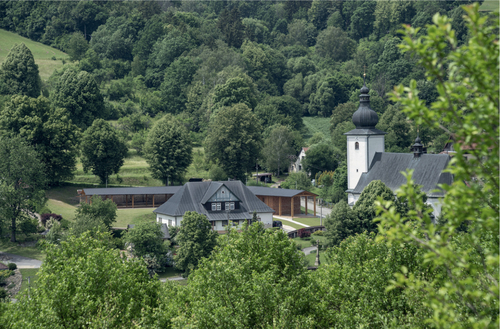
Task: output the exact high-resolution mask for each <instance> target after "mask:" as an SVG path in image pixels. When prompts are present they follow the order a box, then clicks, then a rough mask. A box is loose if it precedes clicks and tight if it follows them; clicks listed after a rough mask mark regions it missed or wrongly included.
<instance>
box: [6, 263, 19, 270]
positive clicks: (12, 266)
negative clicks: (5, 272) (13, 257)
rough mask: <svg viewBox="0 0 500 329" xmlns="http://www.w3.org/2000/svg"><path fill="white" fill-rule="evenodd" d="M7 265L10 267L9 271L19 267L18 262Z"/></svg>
mask: <svg viewBox="0 0 500 329" xmlns="http://www.w3.org/2000/svg"><path fill="white" fill-rule="evenodd" d="M7 266H8V267H9V271H14V270H16V269H17V265H16V263H9V264H7Z"/></svg>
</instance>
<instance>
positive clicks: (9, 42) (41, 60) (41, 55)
mask: <svg viewBox="0 0 500 329" xmlns="http://www.w3.org/2000/svg"><path fill="white" fill-rule="evenodd" d="M19 43H24V44H25V45H26V46H27V47H28V48H29V49H30V50H31V52H32V53H33V57H35V63H36V64H37V65H38V70H39V71H40V77H41V78H42V80H47V79H48V78H49V77H50V76H51V75H52V73H53V72H54V71H55V70H56V69H58V68H60V67H62V66H63V62H62V60H63V59H64V60H68V59H69V56H68V55H67V54H66V53H63V52H62V51H60V50H57V49H55V48H52V47H49V46H47V45H44V44H43V43H40V42H36V41H32V40H30V39H28V38H25V37H22V36H20V35H18V34H16V33H12V32H9V31H5V30H2V29H0V63H3V61H4V60H5V58H6V57H7V55H8V53H9V51H10V49H11V48H12V47H13V46H14V45H15V44H19ZM53 57H55V58H56V60H53V59H52V58H53Z"/></svg>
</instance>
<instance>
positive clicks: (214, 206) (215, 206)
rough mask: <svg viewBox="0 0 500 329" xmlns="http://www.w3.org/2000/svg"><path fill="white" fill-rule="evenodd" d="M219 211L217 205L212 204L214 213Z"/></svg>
mask: <svg viewBox="0 0 500 329" xmlns="http://www.w3.org/2000/svg"><path fill="white" fill-rule="evenodd" d="M216 210H217V205H216V204H215V203H212V211H216Z"/></svg>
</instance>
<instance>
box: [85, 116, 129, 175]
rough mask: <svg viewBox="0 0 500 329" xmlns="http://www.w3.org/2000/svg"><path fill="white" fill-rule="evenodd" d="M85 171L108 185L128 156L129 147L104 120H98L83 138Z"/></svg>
mask: <svg viewBox="0 0 500 329" xmlns="http://www.w3.org/2000/svg"><path fill="white" fill-rule="evenodd" d="M81 147H82V164H83V170H85V171H86V172H88V171H89V170H90V171H92V173H93V174H94V175H97V176H98V177H99V178H100V180H101V183H103V184H104V183H107V180H108V177H109V175H111V174H117V173H118V171H120V167H121V166H122V165H123V159H124V158H125V156H126V155H127V146H126V145H125V143H124V142H123V141H122V140H121V139H120V138H119V137H118V134H117V133H116V131H115V130H114V129H113V127H111V126H110V125H109V123H107V122H106V121H104V120H103V119H97V120H95V121H94V123H93V124H92V126H90V127H89V128H88V129H87V130H86V131H85V133H84V134H83V138H82V144H81Z"/></svg>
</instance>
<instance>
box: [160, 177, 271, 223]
mask: <svg viewBox="0 0 500 329" xmlns="http://www.w3.org/2000/svg"><path fill="white" fill-rule="evenodd" d="M186 211H195V212H197V213H199V214H202V215H205V216H206V217H207V219H208V221H209V222H210V223H211V224H212V227H213V229H214V230H216V231H223V230H224V229H225V226H227V225H228V224H229V221H231V222H232V223H233V225H234V226H239V225H241V224H243V222H244V221H250V220H251V219H252V216H253V213H254V212H256V213H257V216H258V218H259V220H260V221H261V222H262V223H263V224H264V226H265V227H266V228H267V227H272V223H273V214H274V210H273V209H272V208H270V207H268V206H267V205H266V204H265V203H264V202H262V201H261V200H259V199H258V198H257V197H256V196H255V194H254V193H252V192H251V191H250V190H249V189H248V187H246V186H245V185H244V184H243V183H242V182H240V181H227V182H226V181H224V182H192V183H186V184H184V186H182V187H181V188H180V189H179V190H178V191H177V192H176V193H175V194H174V195H173V196H172V197H171V198H170V199H168V201H167V202H165V203H164V204H162V205H161V206H160V207H159V208H157V209H155V210H154V211H153V212H154V213H156V220H157V222H159V223H164V224H167V225H168V226H180V225H181V223H182V218H183V217H184V213H185V212H186Z"/></svg>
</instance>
